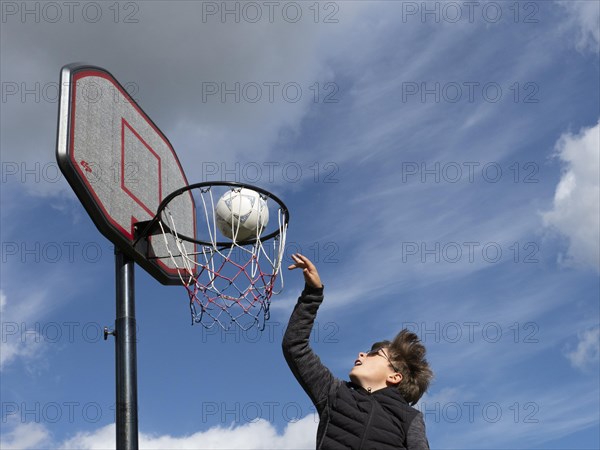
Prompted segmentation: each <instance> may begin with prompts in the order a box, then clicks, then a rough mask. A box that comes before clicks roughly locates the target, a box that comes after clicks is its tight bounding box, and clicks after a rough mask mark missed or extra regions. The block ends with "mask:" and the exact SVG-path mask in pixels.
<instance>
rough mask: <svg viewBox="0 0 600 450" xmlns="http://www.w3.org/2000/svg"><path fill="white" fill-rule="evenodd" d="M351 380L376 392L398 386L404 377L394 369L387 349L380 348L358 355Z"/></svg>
mask: <svg viewBox="0 0 600 450" xmlns="http://www.w3.org/2000/svg"><path fill="white" fill-rule="evenodd" d="M350 379H351V380H352V381H353V382H354V383H356V384H359V385H360V386H362V387H364V388H365V389H366V388H369V387H370V388H372V389H373V390H374V389H381V388H383V387H386V386H388V385H389V384H398V383H399V382H400V381H401V380H402V375H401V374H400V373H398V372H397V371H396V370H395V369H394V368H393V367H392V365H391V363H390V361H389V355H388V353H387V349H386V348H379V349H373V350H371V351H370V352H360V353H359V354H358V358H357V359H356V361H354V367H352V370H351V371H350Z"/></svg>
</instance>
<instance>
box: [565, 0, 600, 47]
mask: <svg viewBox="0 0 600 450" xmlns="http://www.w3.org/2000/svg"><path fill="white" fill-rule="evenodd" d="M558 4H559V5H561V6H562V7H563V8H564V9H565V10H566V11H567V24H568V25H569V28H571V27H574V28H576V29H577V38H576V39H577V40H576V42H575V48H576V49H577V50H579V51H584V50H588V49H589V50H590V51H595V52H596V53H598V50H599V48H600V47H599V45H600V3H599V2H594V1H592V2H587V1H575V2H574V1H572V0H568V1H560V2H558Z"/></svg>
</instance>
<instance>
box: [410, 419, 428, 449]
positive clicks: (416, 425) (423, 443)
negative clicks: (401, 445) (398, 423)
mask: <svg viewBox="0 0 600 450" xmlns="http://www.w3.org/2000/svg"><path fill="white" fill-rule="evenodd" d="M406 444H407V446H406V448H407V449H408V450H429V442H428V441H427V435H426V434H425V421H424V420H423V414H422V413H420V412H419V414H417V415H416V416H415V418H414V419H413V420H412V421H411V423H410V427H409V428H408V433H407V434H406Z"/></svg>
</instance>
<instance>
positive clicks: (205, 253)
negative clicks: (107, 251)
mask: <svg viewBox="0 0 600 450" xmlns="http://www.w3.org/2000/svg"><path fill="white" fill-rule="evenodd" d="M244 189H249V190H251V191H253V193H254V194H257V195H258V196H260V199H261V200H260V208H261V212H262V213H263V215H264V214H265V213H266V217H270V220H269V222H270V223H273V224H272V225H270V226H268V225H265V228H264V229H263V228H262V227H260V228H258V229H257V230H256V232H254V234H253V235H252V236H250V237H244V239H245V240H239V241H238V240H237V239H236V237H238V236H241V235H242V234H241V233H240V230H239V222H238V223H237V227H232V228H234V229H232V230H231V233H230V235H232V238H231V239H227V238H226V237H225V236H222V237H219V236H221V235H222V234H223V233H222V228H221V231H220V229H219V227H218V224H217V222H218V219H219V218H218V217H217V213H216V212H215V208H216V206H217V201H218V200H219V199H220V198H222V197H223V196H224V195H226V194H227V193H228V192H229V193H234V194H236V193H237V194H239V192H240V191H242V190H244ZM186 192H189V193H191V194H192V196H193V197H194V201H195V202H196V205H197V206H198V207H197V208H196V209H197V214H196V218H195V219H196V220H195V227H196V233H195V234H196V237H191V236H187V235H185V234H182V233H181V232H179V231H178V227H177V223H176V219H175V215H174V214H172V213H171V210H172V209H177V202H179V201H180V200H179V199H182V197H180V196H181V195H182V194H184V193H186ZM230 195H231V194H230ZM215 197H216V200H217V201H215ZM183 198H184V199H185V197H183ZM200 205H202V207H200ZM262 208H268V209H267V211H263V210H262ZM288 221H289V212H288V209H287V207H286V206H285V204H284V203H283V202H282V201H281V200H280V199H279V198H277V197H276V196H275V195H273V194H271V193H270V192H268V191H266V190H264V189H261V188H258V187H255V186H251V185H248V184H243V183H237V182H228V181H215V182H205V183H196V184H192V185H189V186H185V187H183V188H181V189H178V190H176V191H175V192H173V193H171V194H169V195H168V196H167V197H165V199H164V200H163V201H162V202H161V203H160V206H159V207H158V210H157V213H156V215H155V217H154V218H153V219H152V220H151V221H148V222H140V223H138V224H136V230H137V240H136V244H138V242H140V240H141V239H143V238H145V239H146V240H148V239H157V238H159V236H161V235H162V237H161V239H163V240H164V248H165V249H166V254H163V255H148V258H156V259H169V260H170V261H171V263H172V265H174V266H175V267H176V268H177V270H178V273H179V278H180V280H181V284H182V285H183V286H184V287H185V288H186V290H187V293H188V295H189V299H190V310H191V315H192V324H194V323H200V324H202V325H203V326H204V327H205V328H212V327H213V326H215V325H219V326H221V327H222V328H223V329H225V330H228V329H229V328H230V327H231V326H232V325H233V324H234V323H235V324H237V326H239V327H240V328H242V329H243V330H247V329H249V328H250V327H252V326H254V325H258V327H259V329H261V330H262V329H264V326H265V321H266V320H268V319H269V306H270V302H271V296H272V295H273V294H278V293H279V292H281V289H283V277H282V276H281V275H280V273H279V272H280V269H281V262H282V260H283V252H284V249H285V238H286V231H287V225H288ZM220 226H221V227H222V226H223V225H222V224H221V225H220ZM202 236H204V238H203V239H199V237H202ZM223 239H226V240H223ZM147 248H150V246H147ZM278 275H280V276H279V279H280V289H279V290H275V284H276V280H277V276H278Z"/></svg>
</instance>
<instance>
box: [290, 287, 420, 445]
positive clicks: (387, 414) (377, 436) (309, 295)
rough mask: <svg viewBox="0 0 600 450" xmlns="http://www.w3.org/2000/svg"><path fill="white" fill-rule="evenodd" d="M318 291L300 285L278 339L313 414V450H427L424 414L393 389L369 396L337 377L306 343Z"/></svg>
mask: <svg viewBox="0 0 600 450" xmlns="http://www.w3.org/2000/svg"><path fill="white" fill-rule="evenodd" d="M322 301H323V289H322V288H321V289H315V288H311V287H305V289H304V291H303V292H302V295H301V296H300V298H299V299H298V303H297V304H296V306H295V308H294V312H293V313H292V316H291V318H290V322H289V324H288V327H287V329H286V332H285V335H284V337H283V353H284V355H285V359H286V361H287V363H288V365H289V366H290V369H291V370H292V372H293V373H294V376H295V377H296V379H297V380H298V382H299V383H300V385H301V386H302V388H303V389H304V390H305V391H306V393H307V394H308V396H309V397H310V399H311V400H312V402H313V403H314V405H315V407H316V409H317V412H318V413H319V419H320V420H319V428H318V431H317V446H316V448H317V449H321V450H337V449H340V450H341V449H353V450H359V449H360V450H387V449H409V450H428V449H429V444H428V442H427V438H426V435H425V422H424V421H423V415H422V414H421V412H419V411H418V410H416V409H414V408H412V407H411V406H410V405H409V404H408V403H407V402H406V400H404V398H403V397H402V395H401V394H400V392H399V391H398V390H397V389H396V388H394V387H387V388H384V389H379V390H377V391H375V392H373V393H369V392H367V391H366V390H365V389H363V388H362V387H360V386H358V385H356V384H354V383H351V382H347V381H343V380H340V379H337V378H335V377H334V376H333V374H332V373H331V372H330V371H329V369H328V368H327V367H325V366H324V365H323V364H322V363H321V360H320V359H319V357H318V356H317V355H315V354H314V352H313V351H312V349H311V348H310V345H309V338H310V333H311V330H312V327H313V324H314V321H315V317H316V315H317V310H318V309H319V306H320V304H321V302H322Z"/></svg>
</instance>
